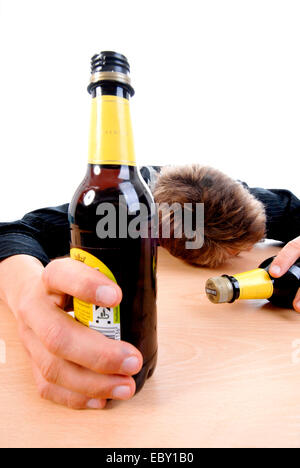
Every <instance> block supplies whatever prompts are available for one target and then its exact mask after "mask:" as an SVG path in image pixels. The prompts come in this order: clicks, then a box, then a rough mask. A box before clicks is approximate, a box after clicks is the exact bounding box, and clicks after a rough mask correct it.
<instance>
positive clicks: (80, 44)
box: [0, 0, 300, 221]
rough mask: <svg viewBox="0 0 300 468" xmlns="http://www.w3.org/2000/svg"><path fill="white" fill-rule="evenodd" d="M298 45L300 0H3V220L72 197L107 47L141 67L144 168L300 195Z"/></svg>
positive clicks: (137, 78)
mask: <svg viewBox="0 0 300 468" xmlns="http://www.w3.org/2000/svg"><path fill="white" fill-rule="evenodd" d="M299 48H300V2H299V1H290V0H283V1H276V0H272V1H267V0H259V1H257V0H251V1H244V0H237V1H233V0H228V1H227V0H219V1H218V0H206V1H196V0H195V1H193V0H186V1H184V2H182V1H176V0H172V1H171V0H152V1H148V2H145V1H143V0H127V1H126V0H106V1H99V0H97V1H96V0H84V1H76V0H73V1H71V0H51V1H49V2H48V1H45V0H44V1H42V0H26V1H23V0H19V1H17V0H2V1H1V0H0V54H1V55H0V67H1V70H0V120H1V122H0V129H1V135H0V155H1V179H0V181H1V184H0V203H1V205H0V220H1V221H3V220H9V219H16V218H18V217H20V216H22V215H23V214H24V213H25V212H27V211H29V210H33V209H36V208H39V207H43V206H47V205H56V204H60V203H64V202H67V201H69V200H70V198H71V197H72V194H73V192H74V190H75V188H76V186H77V185H78V184H79V182H80V180H81V179H82V177H83V175H84V173H85V167H86V160H87V140H88V125H89V106H90V98H89V95H88V94H87V92H86V86H87V84H88V80H89V67H90V65H89V62H90V57H91V56H92V55H93V54H94V53H96V52H100V51H101V50H116V51H118V52H121V53H123V54H125V55H126V56H127V57H128V59H129V61H130V63H131V70H132V81H133V84H134V86H135V89H136V96H135V97H134V99H133V101H132V117H133V125H134V133H135V143H136V150H137V157H138V161H139V163H141V164H151V163H156V164H168V163H172V164H182V163H188V162H199V163H202V164H209V165H212V166H215V167H218V168H220V169H222V170H223V171H224V172H227V173H228V174H229V175H231V176H232V177H235V178H239V179H242V180H245V181H246V182H248V183H249V184H250V185H252V186H258V185H259V186H264V187H282V188H289V189H291V190H293V191H294V192H295V193H296V194H297V195H298V196H299V195H300V189H299V183H298V180H299V154H300V137H299V135H300V134H299V131H300V50H299Z"/></svg>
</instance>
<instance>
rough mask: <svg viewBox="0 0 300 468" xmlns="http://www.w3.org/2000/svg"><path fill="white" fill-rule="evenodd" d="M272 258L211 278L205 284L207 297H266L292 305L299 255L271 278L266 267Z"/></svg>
mask: <svg viewBox="0 0 300 468" xmlns="http://www.w3.org/2000/svg"><path fill="white" fill-rule="evenodd" d="M274 258H275V257H272V258H269V259H267V260H265V261H264V262H263V263H262V264H261V265H260V266H259V268H257V269H255V270H251V271H247V272H245V273H240V274H237V275H233V276H230V275H223V276H219V277H215V278H210V279H209V280H208V281H207V282H206V286H205V290H206V294H207V297H208V299H209V300H210V301H211V302H213V303H214V304H221V303H226V302H228V303H232V302H235V301H236V300H239V299H268V301H270V302H271V303H272V304H274V305H276V306H278V307H284V308H292V307H293V301H294V299H295V296H296V294H297V291H298V289H299V287H300V258H299V259H298V260H297V262H296V263H295V264H294V265H293V266H292V267H291V268H290V269H289V270H288V271H287V273H286V274H285V275H283V276H282V277H281V278H273V277H272V276H271V275H270V273H269V268H270V266H271V264H272V262H273V260H274Z"/></svg>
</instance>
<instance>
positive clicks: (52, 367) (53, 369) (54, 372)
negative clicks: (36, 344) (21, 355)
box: [40, 358, 59, 384]
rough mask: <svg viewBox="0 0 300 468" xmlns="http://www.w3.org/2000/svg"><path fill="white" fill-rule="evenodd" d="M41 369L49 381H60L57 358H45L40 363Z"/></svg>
mask: <svg viewBox="0 0 300 468" xmlns="http://www.w3.org/2000/svg"><path fill="white" fill-rule="evenodd" d="M40 371H41V374H42V376H43V377H44V379H45V380H46V381H47V382H51V383H54V384H56V383H58V378H59V367H58V365H57V361H56V359H53V358H49V359H45V360H44V361H43V362H42V363H41V365H40Z"/></svg>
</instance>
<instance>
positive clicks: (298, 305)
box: [295, 301, 300, 312]
mask: <svg viewBox="0 0 300 468" xmlns="http://www.w3.org/2000/svg"><path fill="white" fill-rule="evenodd" d="M295 305H296V309H297V311H298V312H300V301H299V302H296V304H295Z"/></svg>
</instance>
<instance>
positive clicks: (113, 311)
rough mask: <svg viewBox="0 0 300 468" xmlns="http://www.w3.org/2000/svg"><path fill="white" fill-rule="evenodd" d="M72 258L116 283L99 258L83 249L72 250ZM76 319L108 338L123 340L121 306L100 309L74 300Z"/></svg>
mask: <svg viewBox="0 0 300 468" xmlns="http://www.w3.org/2000/svg"><path fill="white" fill-rule="evenodd" d="M70 255H71V258H73V259H74V260H78V261H80V262H82V263H85V264H86V265H88V266H90V267H91V268H95V269H96V270H98V271H100V272H101V273H103V274H104V275H106V276H107V277H108V278H109V279H110V280H112V281H114V282H115V283H116V282H117V281H116V278H115V277H114V275H113V273H112V272H111V271H110V269H109V268H108V267H107V266H106V265H105V264H104V263H103V262H101V260H99V259H98V258H96V257H94V255H91V254H90V253H88V252H86V251H85V250H81V249H76V248H74V249H71V253H70ZM74 313H75V318H76V319H77V320H78V321H79V322H81V323H82V324H83V325H85V326H87V327H89V328H92V329H94V330H97V331H98V332H100V333H102V334H103V335H105V336H107V337H108V338H112V339H114V340H120V339H121V321H120V306H119V305H118V306H117V307H98V306H97V305H94V304H89V303H87V302H84V301H81V300H80V299H77V298H74Z"/></svg>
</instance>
